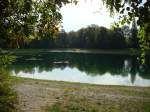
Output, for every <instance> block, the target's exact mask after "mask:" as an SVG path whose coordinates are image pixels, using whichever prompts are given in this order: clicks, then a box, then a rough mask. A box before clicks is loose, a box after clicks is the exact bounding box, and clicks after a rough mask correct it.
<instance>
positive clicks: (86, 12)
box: [61, 0, 117, 32]
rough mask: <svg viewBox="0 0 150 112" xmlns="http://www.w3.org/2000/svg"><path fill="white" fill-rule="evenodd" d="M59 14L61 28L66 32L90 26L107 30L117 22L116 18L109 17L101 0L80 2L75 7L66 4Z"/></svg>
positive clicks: (81, 0) (83, 0)
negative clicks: (61, 18)
mask: <svg viewBox="0 0 150 112" xmlns="http://www.w3.org/2000/svg"><path fill="white" fill-rule="evenodd" d="M61 14H62V16H63V20H62V22H63V23H62V26H63V29H65V31H67V32H68V31H72V30H74V31H77V30H78V29H80V28H82V27H87V26H88V25H91V24H97V25H99V26H104V27H107V28H109V27H110V25H111V24H112V23H113V22H114V21H115V20H117V16H114V17H110V15H109V12H108V11H107V9H106V7H105V6H104V5H103V3H102V1H101V0H80V1H79V2H78V4H77V5H75V4H67V5H65V6H63V7H62V8H61Z"/></svg>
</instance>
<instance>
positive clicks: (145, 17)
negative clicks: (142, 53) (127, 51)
mask: <svg viewBox="0 0 150 112" xmlns="http://www.w3.org/2000/svg"><path fill="white" fill-rule="evenodd" d="M103 3H104V4H106V7H107V8H108V9H109V10H110V13H111V14H113V13H114V12H118V13H120V18H122V21H121V23H122V24H124V23H126V22H127V23H129V22H131V21H132V20H133V19H134V18H137V24H138V25H139V26H140V29H139V44H140V47H141V49H144V48H150V30H149V29H150V1H149V0H103Z"/></svg>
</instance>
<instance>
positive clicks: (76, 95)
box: [12, 78, 150, 112]
mask: <svg viewBox="0 0 150 112" xmlns="http://www.w3.org/2000/svg"><path fill="white" fill-rule="evenodd" d="M12 80H14V82H15V86H14V88H15V90H16V91H17V93H18V102H19V103H18V105H17V109H18V112H68V111H69V112H74V111H76V112H80V111H81V112H82V110H84V109H85V111H86V112H93V111H94V112H103V111H105V112H110V111H112V112H115V111H116V112H126V110H129V111H130V112H136V111H140V112H149V110H150V87H132V86H131V87H130V86H114V85H113V86H111V85H93V84H83V83H70V82H63V81H47V80H46V81H44V80H36V79H29V78H12ZM91 109H92V110H91ZM56 110H57V111H56ZM100 110H103V111H100Z"/></svg>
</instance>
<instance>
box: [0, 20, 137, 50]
mask: <svg viewBox="0 0 150 112" xmlns="http://www.w3.org/2000/svg"><path fill="white" fill-rule="evenodd" d="M19 44H20V45H19V47H20V48H87V49H123V48H139V46H138V36H137V25H136V23H135V21H133V22H132V27H131V28H129V26H123V27H121V28H113V27H112V28H111V29H108V28H105V27H100V26H98V25H94V24H93V25H90V26H88V27H86V28H81V29H79V30H78V31H71V32H65V30H63V29H62V30H61V31H60V32H58V33H57V34H56V35H55V36H51V35H46V36H45V37H43V38H42V39H38V38H35V39H33V40H31V41H27V42H26V41H23V42H20V43H19ZM1 47H6V48H8V47H9V46H6V44H3V45H2V44H1Z"/></svg>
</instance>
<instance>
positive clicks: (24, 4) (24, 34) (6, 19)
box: [0, 0, 74, 47]
mask: <svg viewBox="0 0 150 112" xmlns="http://www.w3.org/2000/svg"><path fill="white" fill-rule="evenodd" d="M73 1H74V0H0V12H1V13H0V38H1V40H3V41H4V42H5V44H7V45H10V47H19V44H20V43H24V41H26V40H28V39H33V38H35V37H36V38H38V39H40V38H43V37H47V35H55V33H56V32H57V31H58V27H59V25H60V22H61V19H62V16H61V14H60V12H59V10H60V8H61V7H62V5H63V4H67V3H70V2H73Z"/></svg>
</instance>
